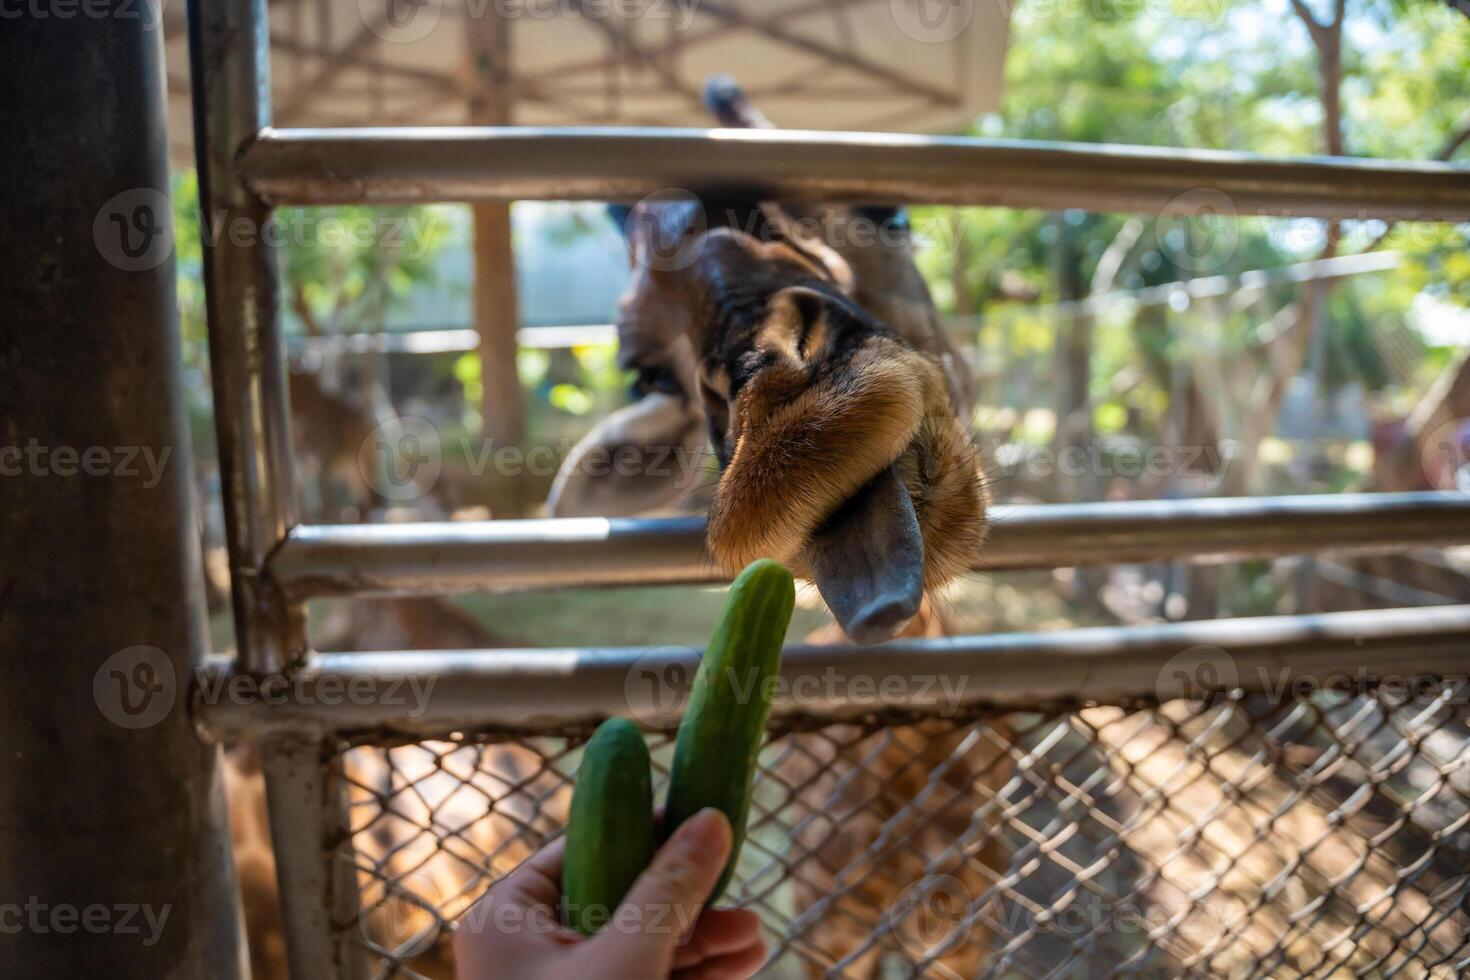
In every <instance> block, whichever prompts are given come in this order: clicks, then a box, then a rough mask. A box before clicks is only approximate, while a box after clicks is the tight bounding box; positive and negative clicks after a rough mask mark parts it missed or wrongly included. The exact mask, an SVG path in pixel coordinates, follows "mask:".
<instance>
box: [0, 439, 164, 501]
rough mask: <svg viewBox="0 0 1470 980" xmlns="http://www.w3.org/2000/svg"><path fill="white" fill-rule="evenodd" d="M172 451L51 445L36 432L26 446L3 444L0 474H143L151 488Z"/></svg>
mask: <svg viewBox="0 0 1470 980" xmlns="http://www.w3.org/2000/svg"><path fill="white" fill-rule="evenodd" d="M172 453H173V447H172V446H164V447H162V448H161V449H155V448H154V447H153V446H83V447H78V446H51V445H46V444H44V443H42V442H41V441H40V440H39V439H36V438H35V437H34V436H33V437H31V438H30V439H29V440H27V441H26V444H25V445H24V446H0V476H59V477H64V478H70V477H74V476H110V477H117V478H121V479H138V478H141V479H142V480H143V486H144V487H145V488H146V489H149V490H152V489H153V488H154V487H156V486H158V483H159V481H160V480H162V479H163V470H164V467H166V466H167V465H168V458H169V456H170V455H171V454H172Z"/></svg>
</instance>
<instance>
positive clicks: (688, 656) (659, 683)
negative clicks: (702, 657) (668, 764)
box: [623, 646, 698, 728]
mask: <svg viewBox="0 0 1470 980" xmlns="http://www.w3.org/2000/svg"><path fill="white" fill-rule="evenodd" d="M697 662H698V654H697V653H696V652H695V651H694V648H693V647H679V646H667V647H655V648H654V649H652V650H649V651H648V652H647V653H645V654H643V655H642V656H640V657H639V658H638V659H637V660H635V661H634V662H633V665H632V666H631V667H629V668H628V672H627V674H626V675H624V677H623V698H624V700H625V701H626V702H627V705H628V711H629V713H630V714H631V715H632V716H633V718H634V720H636V721H637V722H638V723H639V724H641V725H643V726H644V727H645V728H673V727H674V726H675V725H677V724H678V723H679V718H680V716H681V711H682V709H683V707H684V704H685V702H686V701H687V700H688V699H689V692H690V690H691V689H693V687H694V673H695V669H696V665H697Z"/></svg>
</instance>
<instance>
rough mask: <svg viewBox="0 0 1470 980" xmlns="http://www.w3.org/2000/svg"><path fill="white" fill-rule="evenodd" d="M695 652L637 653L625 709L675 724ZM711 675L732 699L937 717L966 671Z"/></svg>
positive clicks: (946, 710)
mask: <svg viewBox="0 0 1470 980" xmlns="http://www.w3.org/2000/svg"><path fill="white" fill-rule="evenodd" d="M698 661H699V655H698V654H697V653H696V652H695V651H694V650H693V649H692V648H690V647H660V648H657V649H654V650H650V651H649V652H648V653H645V654H644V655H643V656H641V657H639V658H638V659H637V660H636V661H635V662H634V663H633V664H632V665H631V666H630V667H629V668H628V672H627V674H626V676H625V677H624V681H623V695H624V697H625V699H626V702H627V705H628V709H629V711H630V712H631V713H632V714H633V716H634V717H635V718H637V719H638V720H639V721H640V722H642V723H643V724H645V725H648V726H650V727H655V728H664V727H670V726H672V725H674V724H676V723H677V722H678V721H679V719H680V717H681V715H682V712H683V709H684V706H685V704H686V703H687V701H688V698H689V692H690V691H691V690H692V689H693V686H694V672H695V667H696V665H697V664H698ZM716 680H717V681H718V682H719V683H720V684H721V685H723V686H728V689H729V690H730V691H731V693H732V696H733V697H734V699H735V701H736V703H738V704H751V703H752V702H754V701H755V699H756V698H757V697H760V698H764V699H767V700H770V701H774V702H779V703H781V704H783V705H786V706H788V707H795V708H797V709H802V708H810V709H817V708H821V707H823V706H826V705H832V704H844V705H848V706H852V707H857V708H863V709H868V710H882V709H885V708H912V707H914V706H915V705H928V706H932V707H933V708H934V710H935V713H936V714H937V715H938V716H939V717H943V718H948V717H951V716H953V715H954V714H955V713H956V712H957V711H959V710H960V708H961V707H963V706H964V704H965V693H966V690H967V689H968V687H969V677H968V675H950V674H922V673H905V672H902V671H893V672H891V673H884V674H877V673H871V672H852V673H850V672H846V671H841V670H838V669H837V668H836V667H833V666H831V665H828V666H826V667H823V668H821V669H820V670H814V671H801V672H793V671H790V670H787V671H783V672H782V673H780V674H773V675H762V674H761V672H760V671H758V670H756V669H755V668H750V669H747V670H737V669H736V668H734V667H726V668H725V671H724V673H723V674H721V675H719V676H718V677H717V678H716Z"/></svg>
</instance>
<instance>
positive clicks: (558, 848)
mask: <svg viewBox="0 0 1470 980" xmlns="http://www.w3.org/2000/svg"><path fill="white" fill-rule="evenodd" d="M566 850H567V839H566V837H565V836H562V837H558V838H557V839H556V840H554V841H552V842H551V843H550V844H547V845H546V846H545V847H543V848H541V850H539V851H537V852H536V853H535V854H532V855H531V856H530V857H528V858H526V860H524V861H522V862H521V864H520V867H518V868H516V869H515V870H514V871H512V872H511V873H510V874H508V875H506V876H505V877H504V878H503V879H501V881H500V882H499V883H498V884H496V885H495V887H494V888H492V889H490V892H491V894H493V895H496V896H497V897H498V898H499V899H501V900H502V901H520V902H522V903H524V904H527V905H549V906H552V907H555V906H556V904H557V901H558V900H559V899H560V897H561V865H562V858H563V856H564V855H565V854H566Z"/></svg>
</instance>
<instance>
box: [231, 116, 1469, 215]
mask: <svg viewBox="0 0 1470 980" xmlns="http://www.w3.org/2000/svg"><path fill="white" fill-rule="evenodd" d="M241 166H242V168H243V170H244V172H245V174H246V179H247V182H248V183H249V185H250V186H251V187H252V188H253V189H254V190H255V191H256V193H258V194H260V195H261V196H262V197H264V198H265V199H267V200H268V201H270V202H272V203H274V204H334V203H336V204H342V203H354V202H369V203H388V202H418V201H445V200H453V201H459V200H463V201H511V200H523V199H535V200H637V199H639V198H642V197H644V196H646V195H648V194H651V193H654V192H655V191H661V190H667V189H669V188H684V189H687V190H690V191H694V192H696V193H699V192H707V191H722V192H732V191H738V192H741V193H745V192H749V193H751V194H753V195H756V196H759V197H761V198H764V199H769V200H825V201H860V202H894V203H906V204H990V205H999V206H1004V207H1014V208H1048V209H1058V208H1085V209H1087V210H1091V211H1123V212H1133V211H1141V212H1157V211H1164V210H1166V209H1171V208H1174V209H1179V210H1181V211H1183V212H1184V213H1186V214H1187V215H1190V216H1192V215H1194V214H1195V213H1198V212H1201V211H1204V212H1208V213H1212V214H1214V213H1224V214H1226V215H1228V214H1230V213H1231V212H1232V211H1234V212H1235V213H1238V214H1270V215H1276V216H1280V217H1318V218H1384V219H1396V220H1417V219H1428V220H1445V221H1464V220H1466V219H1470V172H1467V171H1466V170H1464V169H1462V168H1458V167H1455V166H1453V165H1450V164H1444V163H1422V162H1417V161H1379V160H1360V159H1348V158H1342V157H1302V158H1293V159H1283V158H1267V157H1258V156H1251V155H1248V154H1242V153H1227V152H1221V151H1212V150H1184V149H1176V148H1158V147H1144V146H1117V145H1111V144H1088V143H1044V142H1029V141H1021V140H991V139H967V138H959V137H934V136H914V135H908V134H895V133H831V132H811V131H803V130H787V129H774V130H743V129H715V130H696V129H628V128H529V127H527V128H519V127H511V128H491V127H480V128H475V127H462V128H461V127H453V128H451V127H444V128H410V127H398V128H379V129H279V130H277V129H267V130H263V131H262V132H261V133H260V135H259V137H258V138H257V139H256V141H255V142H254V144H252V145H251V146H250V147H249V148H248V149H247V150H246V152H245V154H244V156H243V158H242V160H241ZM1196 192H1197V199H1196V198H1192V197H1185V198H1184V199H1183V200H1181V195H1190V194H1192V193H1196ZM1215 192H1219V193H1215ZM1222 195H1223V196H1222Z"/></svg>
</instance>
